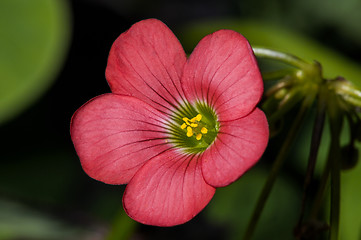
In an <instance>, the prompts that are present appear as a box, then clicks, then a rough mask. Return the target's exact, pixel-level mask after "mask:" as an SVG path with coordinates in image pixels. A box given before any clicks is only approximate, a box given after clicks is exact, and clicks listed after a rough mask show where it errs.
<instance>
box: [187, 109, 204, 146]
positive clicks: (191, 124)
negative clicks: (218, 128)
mask: <svg viewBox="0 0 361 240" xmlns="http://www.w3.org/2000/svg"><path fill="white" fill-rule="evenodd" d="M201 119H202V115H201V114H198V115H197V116H195V117H194V118H192V119H189V118H187V117H184V118H183V121H184V123H183V124H182V125H181V129H186V131H187V134H186V135H187V137H192V136H195V138H196V139H197V140H198V141H199V140H201V139H202V134H206V133H207V132H208V129H207V128H206V127H205V126H204V124H202V122H200V121H201Z"/></svg>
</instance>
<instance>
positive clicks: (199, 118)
mask: <svg viewBox="0 0 361 240" xmlns="http://www.w3.org/2000/svg"><path fill="white" fill-rule="evenodd" d="M201 119H202V115H201V114H198V115H197V116H195V117H194V118H192V119H191V120H190V121H191V122H195V121H197V122H199V121H200V120H201Z"/></svg>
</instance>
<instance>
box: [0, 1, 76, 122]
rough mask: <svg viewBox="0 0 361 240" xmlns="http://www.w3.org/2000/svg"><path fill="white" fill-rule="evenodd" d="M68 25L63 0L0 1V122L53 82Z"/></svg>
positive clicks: (63, 51) (66, 8) (66, 7)
mask: <svg viewBox="0 0 361 240" xmlns="http://www.w3.org/2000/svg"><path fill="white" fill-rule="evenodd" d="M69 28H70V16H69V9H68V5H67V2H66V1H65V0H32V1H28V0H2V1H0V53H1V54H0V124H1V123H2V122H4V121H6V120H9V119H10V118H12V117H14V116H16V114H18V113H19V112H21V111H22V110H24V109H25V108H26V107H27V106H29V105H30V104H31V103H32V102H34V101H35V100H36V99H37V98H38V97H39V96H40V95H41V94H42V93H43V92H44V91H45V90H46V89H47V88H48V87H49V86H50V84H51V83H52V82H53V80H54V79H55V76H56V74H57V73H58V71H59V70H60V67H61V65H62V62H63V59H64V57H65V55H66V49H67V46H68V41H69Z"/></svg>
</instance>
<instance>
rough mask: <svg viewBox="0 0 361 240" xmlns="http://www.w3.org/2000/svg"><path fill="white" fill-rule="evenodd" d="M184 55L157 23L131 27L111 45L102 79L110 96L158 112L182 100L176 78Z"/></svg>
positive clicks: (165, 30)
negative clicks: (125, 98) (137, 102)
mask: <svg viewBox="0 0 361 240" xmlns="http://www.w3.org/2000/svg"><path fill="white" fill-rule="evenodd" d="M185 62H186V55H185V53H184V50H183V48H182V46H181V44H180V43H179V41H178V39H177V38H176V37H175V36H174V34H173V33H172V31H171V30H170V29H169V28H168V27H167V26H166V25H165V24H164V23H162V22H161V21H159V20H156V19H148V20H144V21H140V22H138V23H136V24H134V25H133V26H132V27H131V28H130V29H129V30H128V31H127V32H125V33H123V34H121V35H120V36H119V37H118V38H117V39H116V41H115V42H114V44H113V46H112V48H111V50H110V53H109V58H108V65H107V69H106V78H107V81H108V83H109V85H110V87H111V90H112V92H113V93H118V94H124V95H130V96H134V97H137V98H139V99H141V100H143V101H145V102H146V103H148V104H152V105H154V106H155V108H157V109H159V110H161V111H167V109H169V108H171V106H174V105H177V101H180V100H181V99H182V97H181V96H183V94H182V93H181V91H182V88H181V85H180V77H181V75H182V71H183V67H184V64H185Z"/></svg>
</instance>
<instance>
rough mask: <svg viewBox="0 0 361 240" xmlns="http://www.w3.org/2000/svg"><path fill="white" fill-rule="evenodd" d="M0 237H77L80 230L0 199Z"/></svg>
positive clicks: (36, 211) (15, 203) (24, 206)
mask: <svg viewBox="0 0 361 240" xmlns="http://www.w3.org/2000/svg"><path fill="white" fill-rule="evenodd" d="M0 212H1V214H0V239H3V240H6V239H39V240H40V239H44V240H46V239H53V240H56V239H59V240H60V239H77V238H76V236H78V237H79V235H80V233H81V232H82V230H81V229H79V228H77V227H75V226H69V225H66V224H65V223H64V222H61V221H59V220H56V219H55V218H53V217H51V216H49V215H47V214H44V213H42V212H40V211H38V210H34V209H31V208H29V207H28V206H26V205H23V204H20V203H18V202H12V201H8V200H3V199H0Z"/></svg>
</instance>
